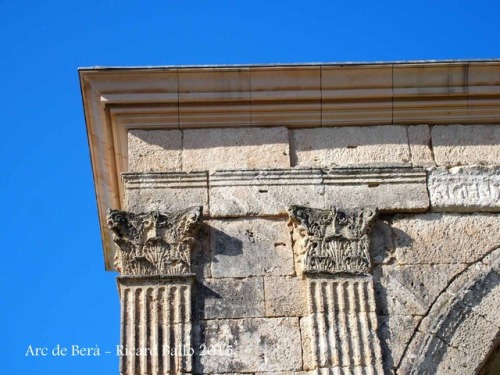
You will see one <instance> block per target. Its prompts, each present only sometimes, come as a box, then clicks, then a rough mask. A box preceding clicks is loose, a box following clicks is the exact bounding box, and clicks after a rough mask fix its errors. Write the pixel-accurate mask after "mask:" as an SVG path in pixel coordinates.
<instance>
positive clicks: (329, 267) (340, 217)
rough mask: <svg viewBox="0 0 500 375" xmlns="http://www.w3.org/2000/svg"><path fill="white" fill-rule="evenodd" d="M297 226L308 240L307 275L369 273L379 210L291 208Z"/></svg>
mask: <svg viewBox="0 0 500 375" xmlns="http://www.w3.org/2000/svg"><path fill="white" fill-rule="evenodd" d="M289 215H290V218H291V222H292V223H293V225H294V227H295V228H297V229H298V230H299V233H300V235H301V236H302V237H304V246H305V248H306V249H305V250H306V251H305V261H304V265H305V269H304V272H306V273H327V274H339V273H347V274H368V273H369V272H370V269H371V262H370V255H369V251H368V249H369V246H370V229H371V225H372V223H373V221H374V219H375V217H376V215H377V209H376V208H374V207H367V208H363V209H351V210H344V209H339V208H337V207H335V206H332V207H331V208H330V209H328V210H324V209H315V208H310V207H305V206H291V207H290V209H289Z"/></svg>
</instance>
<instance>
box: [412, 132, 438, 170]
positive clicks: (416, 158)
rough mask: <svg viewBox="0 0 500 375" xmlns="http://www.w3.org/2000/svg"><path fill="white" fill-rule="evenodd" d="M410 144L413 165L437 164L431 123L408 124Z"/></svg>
mask: <svg viewBox="0 0 500 375" xmlns="http://www.w3.org/2000/svg"><path fill="white" fill-rule="evenodd" d="M407 130H408V144H409V145H410V152H411V162H412V164H413V165H421V166H431V165H435V164H436V163H435V162H434V159H433V157H432V150H431V146H430V145H431V131H430V129H429V125H413V126H408V127H407Z"/></svg>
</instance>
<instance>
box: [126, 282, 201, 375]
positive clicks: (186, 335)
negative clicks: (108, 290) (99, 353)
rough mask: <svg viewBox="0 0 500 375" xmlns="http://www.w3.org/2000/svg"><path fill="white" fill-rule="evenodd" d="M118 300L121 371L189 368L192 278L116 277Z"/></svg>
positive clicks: (130, 373)
mask: <svg viewBox="0 0 500 375" xmlns="http://www.w3.org/2000/svg"><path fill="white" fill-rule="evenodd" d="M117 280H118V287H119V290H120V301H121V339H120V346H121V347H120V349H121V353H120V354H121V358H120V373H121V374H124V375H125V374H126V375H135V374H141V375H149V374H151V375H157V374H177V373H182V372H190V371H191V358H192V353H190V352H189V350H190V348H191V347H192V345H191V290H192V283H193V280H194V278H193V277H133V276H121V277H118V279H117Z"/></svg>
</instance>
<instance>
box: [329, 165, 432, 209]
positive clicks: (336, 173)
mask: <svg viewBox="0 0 500 375" xmlns="http://www.w3.org/2000/svg"><path fill="white" fill-rule="evenodd" d="M324 185H325V207H329V206H332V205H333V206H337V207H342V208H355V207H363V206H370V207H377V208H378V209H379V211H426V210H427V208H428V207H429V197H428V193H427V187H426V176H425V171H424V170H422V169H420V168H406V167H392V168H389V167H388V168H332V169H330V170H328V171H325V175H324Z"/></svg>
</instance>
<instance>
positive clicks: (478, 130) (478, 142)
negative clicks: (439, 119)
mask: <svg viewBox="0 0 500 375" xmlns="http://www.w3.org/2000/svg"><path fill="white" fill-rule="evenodd" d="M431 136H432V147H433V151H434V158H435V161H436V164H437V165H439V166H441V165H444V166H456V165H465V164H498V163H499V160H500V148H499V147H498V145H499V144H500V126H498V125H440V126H433V127H432V130H431Z"/></svg>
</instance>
